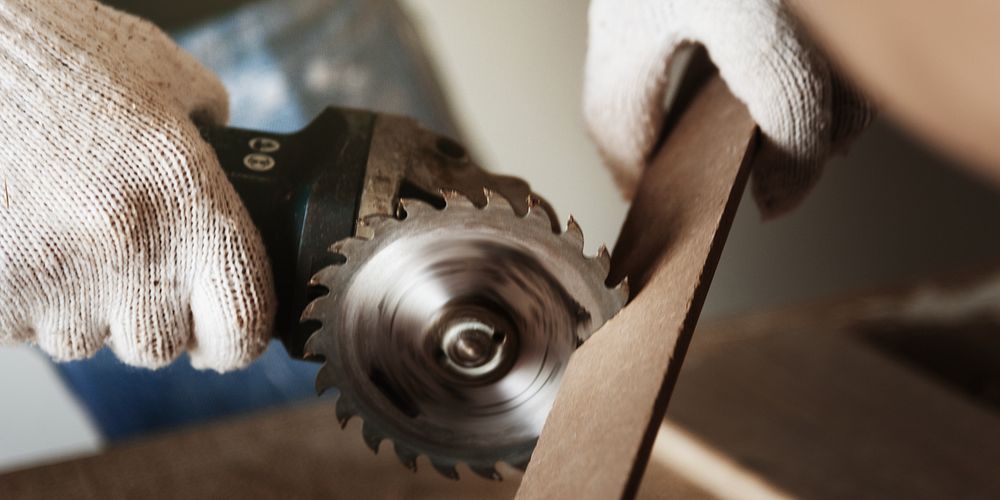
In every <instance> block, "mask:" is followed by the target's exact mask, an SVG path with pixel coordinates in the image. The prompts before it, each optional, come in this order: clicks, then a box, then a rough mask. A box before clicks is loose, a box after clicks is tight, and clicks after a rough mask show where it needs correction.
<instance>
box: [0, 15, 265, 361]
mask: <svg viewBox="0 0 1000 500" xmlns="http://www.w3.org/2000/svg"><path fill="white" fill-rule="evenodd" d="M226 107H227V105H226V93H225V89H224V88H223V87H222V85H221V83H220V82H219V81H218V80H217V79H216V78H215V77H214V76H213V75H212V74H211V73H209V72H208V71H207V70H206V69H205V68H203V67H202V66H201V65H199V64H198V63H197V62H196V61H195V60H194V59H193V58H192V57H191V56H190V55H188V54H186V53H184V52H182V51H181V50H180V49H179V48H178V47H177V46H176V45H175V44H174V43H173V42H172V41H171V40H170V39H169V38H168V37H167V36H166V35H165V34H164V33H163V32H161V31H160V30H159V29H157V28H156V27H154V26H153V25H151V24H150V23H148V22H145V21H143V20H140V19H137V18H135V17H132V16H129V15H126V14H123V13H120V12H117V11H115V10H113V9H110V8H108V7H105V6H102V5H100V4H98V3H96V2H94V1H92V0H74V1H72V2H67V1H64V0H0V137H2V138H3V143H4V145H3V147H2V148H0V344H11V343H18V342H37V344H38V345H39V346H41V348H42V349H43V350H45V351H46V352H47V353H49V354H50V355H52V357H54V358H55V359H57V360H70V359H78V358H82V357H86V356H89V355H91V354H93V353H94V352H95V351H97V350H98V349H100V348H101V347H102V346H103V345H105V344H107V345H109V346H111V348H112V349H113V350H114V352H115V353H116V354H117V355H118V357H119V358H120V359H122V360H123V361H124V362H126V363H128V364H131V365H136V366H144V367H160V366H163V365H166V364H168V363H170V362H171V361H172V360H174V359H175V358H176V357H177V356H178V355H179V354H180V353H182V352H183V351H184V350H188V351H189V352H190V353H191V361H192V363H193V364H194V365H195V366H196V367H199V368H212V369H215V370H219V371H225V370H230V369H234V368H238V367H241V366H244V365H246V364H247V363H248V362H249V361H251V360H252V359H253V358H255V357H256V356H257V355H259V354H260V353H261V352H262V351H263V350H264V348H265V347H266V343H267V340H268V335H269V331H270V327H271V324H272V321H273V316H274V309H275V298H274V296H273V293H274V292H273V290H272V284H271V283H272V282H271V274H270V268H269V264H268V262H267V257H266V254H265V251H264V248H263V244H262V242H261V240H260V236H259V235H258V234H257V231H256V228H255V227H254V226H253V224H252V222H251V221H250V218H249V216H248V215H247V213H246V211H245V209H244V208H243V206H242V204H241V202H240V199H239V198H238V197H237V195H236V192H235V191H234V190H233V188H232V186H231V185H230V184H229V183H228V181H227V179H226V177H225V174H224V173H223V171H222V169H221V168H220V167H219V164H218V160H217V159H216V157H215V155H214V153H213V151H212V149H211V148H210V147H209V146H208V144H206V143H205V142H204V141H203V140H202V139H201V137H200V135H199V134H198V130H197V128H196V127H195V125H194V123H193V121H192V119H191V118H190V116H191V114H192V113H195V114H197V115H198V116H199V117H200V118H203V119H205V120H209V121H212V122H217V123H219V122H224V121H225V119H226V114H227V109H226Z"/></svg>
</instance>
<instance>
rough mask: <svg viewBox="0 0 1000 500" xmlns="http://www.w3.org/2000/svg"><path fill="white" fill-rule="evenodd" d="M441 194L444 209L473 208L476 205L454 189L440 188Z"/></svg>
mask: <svg viewBox="0 0 1000 500" xmlns="http://www.w3.org/2000/svg"><path fill="white" fill-rule="evenodd" d="M441 196H443V197H444V204H445V210H447V209H448V208H452V209H454V208H459V207H465V208H475V207H476V205H475V204H473V203H472V200H470V199H469V198H468V197H467V196H465V195H464V194H462V193H460V192H458V191H455V190H454V189H443V190H441Z"/></svg>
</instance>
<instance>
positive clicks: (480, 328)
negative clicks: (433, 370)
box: [440, 318, 507, 377]
mask: <svg viewBox="0 0 1000 500" xmlns="http://www.w3.org/2000/svg"><path fill="white" fill-rule="evenodd" d="M506 337H507V336H506V334H505V333H504V332H503V331H502V330H501V329H498V328H496V327H495V326H493V325H490V324H487V323H485V322H483V321H480V320H478V319H475V318H460V319H457V320H455V321H453V322H452V323H451V324H450V325H449V326H448V327H447V328H446V329H445V331H444V335H442V336H441V351H440V352H442V353H444V356H443V358H444V359H443V361H444V365H445V366H446V367H447V368H448V369H449V370H451V371H452V372H454V373H455V374H457V375H461V376H464V377H481V376H483V375H487V374H489V373H490V372H492V371H493V370H495V369H496V368H497V367H499V366H500V365H502V364H503V358H504V355H505V351H506V349H504V346H505V344H506V340H507V338H506Z"/></svg>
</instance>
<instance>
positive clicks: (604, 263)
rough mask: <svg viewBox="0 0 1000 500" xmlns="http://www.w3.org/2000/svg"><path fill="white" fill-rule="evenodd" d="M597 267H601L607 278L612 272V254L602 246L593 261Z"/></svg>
mask: <svg viewBox="0 0 1000 500" xmlns="http://www.w3.org/2000/svg"><path fill="white" fill-rule="evenodd" d="M592 260H593V261H594V262H596V263H597V265H599V266H601V272H602V274H603V276H607V275H608V272H610V271H611V254H610V253H609V252H608V247H606V246H604V244H603V243H602V244H601V248H598V249H597V255H595V256H594V258H593V259H592Z"/></svg>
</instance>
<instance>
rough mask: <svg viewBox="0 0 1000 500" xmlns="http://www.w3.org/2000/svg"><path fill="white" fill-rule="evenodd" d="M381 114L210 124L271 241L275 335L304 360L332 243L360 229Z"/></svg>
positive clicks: (207, 134) (225, 162) (339, 112)
mask: <svg viewBox="0 0 1000 500" xmlns="http://www.w3.org/2000/svg"><path fill="white" fill-rule="evenodd" d="M374 119H375V115H373V114H371V113H368V112H363V111H353V110H343V109H336V108H328V109H327V110H325V111H324V112H323V113H322V114H320V115H319V116H318V117H317V118H316V119H315V120H313V122H312V123H310V124H309V125H308V126H306V127H305V128H304V129H302V130H300V131H299V132H296V133H293V134H274V133H269V132H260V131H254V130H243V129H236V128H228V127H203V128H202V135H203V136H204V138H205V139H206V140H207V141H208V142H209V143H210V144H211V145H212V147H213V148H215V152H216V154H217V155H218V157H219V162H220V164H221V165H222V168H223V170H225V172H226V175H227V176H228V177H229V180H230V182H232V184H233V186H234V187H235V188H236V191H237V193H239V195H240V198H241V199H242V200H243V203H244V204H245V205H246V208H247V210H248V211H249V212H250V217H251V218H252V219H253V221H254V223H255V224H256V225H257V229H258V230H259V231H260V234H261V236H262V238H263V240H264V245H265V247H266V248H267V251H268V255H269V257H270V259H271V267H272V270H273V274H274V279H275V289H276V291H277V295H278V314H277V318H276V323H275V336H277V337H279V338H281V339H282V341H283V342H284V343H285V347H286V349H288V351H289V354H291V355H293V356H296V357H301V356H302V354H303V347H304V345H305V341H306V339H307V338H308V336H309V334H310V333H311V329H310V327H309V325H302V324H301V323H300V317H301V314H302V310H303V309H304V308H305V306H306V305H307V304H308V302H309V300H310V299H311V298H312V297H311V294H310V292H309V289H308V283H309V279H310V278H311V277H312V276H313V274H315V273H316V272H317V271H318V270H319V269H321V268H323V267H325V266H327V265H330V264H331V263H332V260H331V259H332V258H333V256H332V254H330V253H329V247H330V245H331V244H333V243H334V242H336V241H338V240H341V239H344V238H347V237H350V236H352V235H353V234H354V226H355V221H356V219H357V211H358V203H359V201H360V199H361V191H362V187H363V184H364V175H365V166H366V164H367V160H368V150H369V147H370V145H371V137H372V128H373V125H374Z"/></svg>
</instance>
